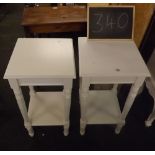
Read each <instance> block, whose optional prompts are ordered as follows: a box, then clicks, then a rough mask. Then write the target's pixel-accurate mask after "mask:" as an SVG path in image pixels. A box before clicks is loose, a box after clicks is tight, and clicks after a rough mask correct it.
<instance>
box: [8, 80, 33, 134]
mask: <svg viewBox="0 0 155 155" xmlns="http://www.w3.org/2000/svg"><path fill="white" fill-rule="evenodd" d="M9 83H10V86H11V88H12V89H13V92H14V94H15V97H16V100H17V104H18V107H19V110H20V112H21V114H22V116H23V119H24V126H25V128H26V129H27V131H28V133H29V135H30V136H31V137H33V136H34V131H33V128H32V126H31V122H30V120H29V118H28V113H27V108H26V104H25V101H24V97H23V94H22V90H21V88H20V86H19V84H18V81H17V80H9Z"/></svg>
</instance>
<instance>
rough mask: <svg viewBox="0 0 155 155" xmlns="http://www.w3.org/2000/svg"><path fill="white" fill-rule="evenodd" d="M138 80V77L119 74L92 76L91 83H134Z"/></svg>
mask: <svg viewBox="0 0 155 155" xmlns="http://www.w3.org/2000/svg"><path fill="white" fill-rule="evenodd" d="M135 81H136V77H131V76H130V77H128V76H122V77H121V76H117V77H107V76H106V75H105V77H102V78H101V77H99V78H98V77H92V78H90V83H91V84H100V83H101V84H102V83H104V84H109V83H113V84H114V83H115V84H118V83H119V84H123V83H129V84H131V83H134V82H135Z"/></svg>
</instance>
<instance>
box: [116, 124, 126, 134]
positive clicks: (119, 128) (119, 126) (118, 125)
mask: <svg viewBox="0 0 155 155" xmlns="http://www.w3.org/2000/svg"><path fill="white" fill-rule="evenodd" d="M124 125H125V121H122V122H121V123H119V124H117V126H116V128H115V133H116V134H119V133H120V131H121V129H122V128H123V126H124Z"/></svg>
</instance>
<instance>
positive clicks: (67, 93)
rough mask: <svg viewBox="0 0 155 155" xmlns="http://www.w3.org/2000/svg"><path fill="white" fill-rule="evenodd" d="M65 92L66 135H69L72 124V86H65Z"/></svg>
mask: <svg viewBox="0 0 155 155" xmlns="http://www.w3.org/2000/svg"><path fill="white" fill-rule="evenodd" d="M64 89H65V90H64V92H65V100H66V101H65V105H64V109H65V123H64V136H68V134H69V126H70V119H69V116H70V106H71V88H66V87H65V88H64Z"/></svg>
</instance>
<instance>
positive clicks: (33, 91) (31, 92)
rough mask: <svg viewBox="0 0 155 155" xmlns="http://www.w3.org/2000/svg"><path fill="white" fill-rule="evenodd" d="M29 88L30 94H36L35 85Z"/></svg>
mask: <svg viewBox="0 0 155 155" xmlns="http://www.w3.org/2000/svg"><path fill="white" fill-rule="evenodd" d="M29 89H30V96H33V95H35V93H36V92H35V90H34V87H33V86H29Z"/></svg>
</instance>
